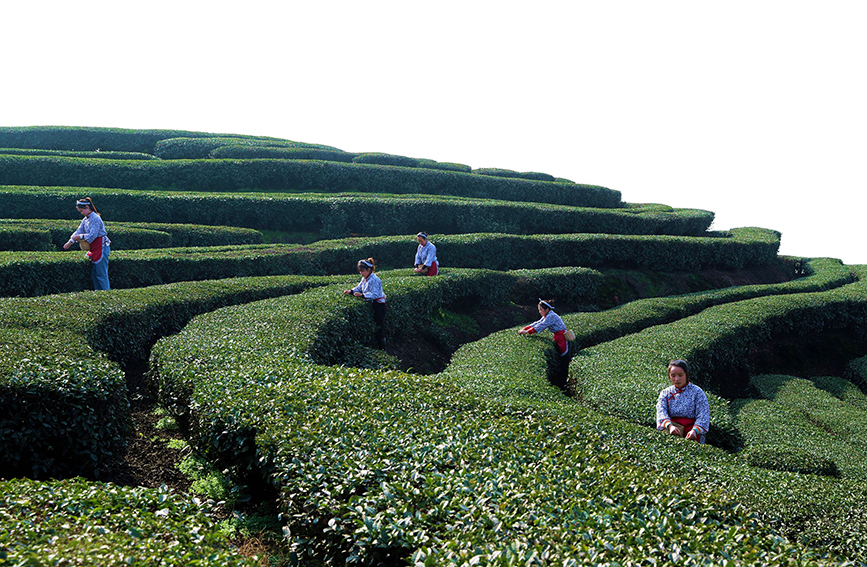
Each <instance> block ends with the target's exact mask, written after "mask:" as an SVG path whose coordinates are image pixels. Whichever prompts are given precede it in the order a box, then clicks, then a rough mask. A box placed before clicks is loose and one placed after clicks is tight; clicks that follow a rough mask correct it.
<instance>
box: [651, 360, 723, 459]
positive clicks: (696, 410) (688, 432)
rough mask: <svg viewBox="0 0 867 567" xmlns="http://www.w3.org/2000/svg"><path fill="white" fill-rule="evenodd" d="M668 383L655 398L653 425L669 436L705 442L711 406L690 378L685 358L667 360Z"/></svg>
mask: <svg viewBox="0 0 867 567" xmlns="http://www.w3.org/2000/svg"><path fill="white" fill-rule="evenodd" d="M668 381H669V382H671V386H669V387H668V388H665V389H663V390H662V391H661V392H660V393H659V399H658V400H657V401H656V428H657V429H658V430H660V431H667V432H668V433H669V434H671V435H677V436H678V437H686V438H687V439H692V440H693V441H698V442H699V443H704V442H705V437H707V432H708V429H709V428H710V406H709V404H708V402H707V396H706V395H705V393H704V390H702V389H701V388H699V387H698V386H696V385H695V384H693V383H692V382H690V381H689V364H687V363H686V361H685V360H672V361H671V362H669V363H668Z"/></svg>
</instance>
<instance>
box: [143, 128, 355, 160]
mask: <svg viewBox="0 0 867 567" xmlns="http://www.w3.org/2000/svg"><path fill="white" fill-rule="evenodd" d="M223 147H233V148H242V147H248V148H251V149H255V150H265V149H292V148H294V149H309V150H325V151H333V152H340V150H338V149H337V148H332V147H331V146H321V145H318V144H305V143H304V142H292V141H290V140H280V139H276V138H262V137H254V136H231V137H229V136H213V135H211V134H206V135H204V136H198V137H179V138H168V139H165V140H160V141H159V142H157V144H156V147H155V148H154V154H155V155H156V156H157V157H158V158H160V159H205V158H209V157H218V156H215V155H212V154H213V152H214V151H216V150H218V149H220V148H223ZM221 157H227V158H234V157H237V156H232V155H227V156H221ZM248 157H250V158H257V157H263V156H258V155H250V156H248ZM296 159H297V158H296ZM316 159H318V158H316Z"/></svg>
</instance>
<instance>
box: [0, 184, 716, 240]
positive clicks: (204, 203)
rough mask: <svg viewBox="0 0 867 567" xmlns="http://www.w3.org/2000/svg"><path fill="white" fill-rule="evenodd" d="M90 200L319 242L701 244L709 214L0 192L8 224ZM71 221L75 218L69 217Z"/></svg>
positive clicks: (452, 201) (138, 215) (122, 214)
mask: <svg viewBox="0 0 867 567" xmlns="http://www.w3.org/2000/svg"><path fill="white" fill-rule="evenodd" d="M84 195H90V196H91V197H93V198H94V202H95V203H96V205H97V207H98V208H99V210H100V211H102V212H103V213H104V214H105V219H106V221H107V222H110V221H148V222H155V221H159V222H173V223H194V224H206V225H228V226H244V227H249V228H256V229H263V230H278V231H311V232H318V233H320V234H321V235H322V236H323V237H342V236H347V235H348V234H350V233H354V234H364V235H370V236H374V235H383V234H415V233H417V232H418V231H419V230H425V231H428V232H430V233H445V234H447V233H466V232H503V233H519V234H527V233H533V232H539V231H540V230H546V231H551V232H558V233H566V232H585V233H610V234H671V235H681V236H705V235H707V233H706V231H707V228H708V227H709V226H710V224H711V222H713V213H710V212H708V211H701V210H696V209H672V208H671V207H664V206H659V205H647V206H630V207H628V208H617V209H592V208H580V207H569V206H561V205H538V204H533V203H519V202H515V201H494V200H488V199H465V198H460V197H440V196H428V195H425V196H423V195H363V194H336V195H322V194H279V193H258V194H255V193H254V194H249V193H245V194H241V195H238V194H231V195H226V194H199V193H188V192H169V191H119V190H109V189H84V188H58V187H17V186H0V206H2V207H3V209H4V211H5V213H4V214H6V215H7V216H9V217H15V218H69V217H70V214H71V212H70V211H71V209H72V206H71V203H72V202H73V201H74V200H75V199H77V198H80V197H82V196H84ZM72 214H74V212H73V213H72Z"/></svg>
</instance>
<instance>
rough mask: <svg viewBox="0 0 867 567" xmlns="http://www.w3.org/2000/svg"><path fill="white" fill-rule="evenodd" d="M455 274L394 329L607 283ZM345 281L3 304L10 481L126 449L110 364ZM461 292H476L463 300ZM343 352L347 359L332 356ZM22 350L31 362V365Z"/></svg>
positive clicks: (1, 421)
mask: <svg viewBox="0 0 867 567" xmlns="http://www.w3.org/2000/svg"><path fill="white" fill-rule="evenodd" d="M451 272H452V273H451V274H450V275H449V276H447V277H445V278H443V279H442V280H441V281H440V285H439V286H438V287H436V289H437V293H429V294H427V295H418V296H416V297H415V300H414V301H415V302H416V303H415V304H413V305H411V306H409V307H407V308H406V309H405V311H404V312H403V313H400V312H399V310H398V308H397V307H393V308H392V312H395V311H397V313H395V315H393V317H391V319H392V320H393V322H394V325H395V326H397V324H398V322H399V321H409V320H415V319H417V318H418V317H419V316H420V314H424V313H428V312H432V311H434V310H436V309H437V308H438V306H439V305H440V304H441V303H446V301H445V299H444V297H450V298H460V299H462V300H463V301H467V302H470V303H472V304H474V305H486V304H489V303H490V302H491V301H498V300H501V299H502V298H503V297H505V294H512V295H514V294H517V295H521V294H525V295H531V296H532V295H536V296H538V295H539V294H541V293H542V290H544V289H545V288H546V287H547V286H549V285H562V283H560V282H561V281H563V280H568V281H569V282H570V283H571V285H572V289H571V296H570V297H571V300H572V301H573V302H575V303H581V302H588V301H589V300H590V298H591V297H592V295H593V292H594V290H595V285H596V284H597V283H598V281H599V279H600V278H601V274H599V273H598V272H593V271H592V270H587V269H583V268H573V269H556V270H540V271H538V272H536V273H533V272H530V271H521V272H518V273H515V274H504V273H497V272H484V271H483V272H478V273H466V272H462V271H459V270H453V269H452V270H451ZM402 273H404V274H409V273H410V271H409V270H405V271H404V272H402ZM383 277H386V278H388V277H389V276H383ZM410 279H411V280H412V278H410ZM414 279H415V280H416V281H418V280H424V279H425V278H414ZM336 280H340V281H342V282H344V283H342V284H341V286H344V287H346V288H348V287H352V286H354V285H355V283H357V281H356V280H357V277H356V276H340V277H324V278H323V277H309V276H305V277H298V276H285V277H272V278H244V279H240V280H239V279H235V280H220V281H206V282H184V283H177V284H172V285H166V286H159V287H150V288H147V289H135V290H116V291H112V292H111V293H92V292H87V293H77V294H68V295H59V296H50V297H42V298H39V299H16V298H9V299H3V300H0V307H2V310H0V335H2V340H3V344H4V349H3V351H2V352H3V353H5V354H3V355H2V358H0V362H2V369H3V370H2V372H0V416H3V417H2V418H0V453H3V454H7V455H13V456H14V458H10V459H6V462H4V463H0V478H2V477H10V476H15V475H16V474H27V475H32V476H35V477H45V476H64V475H69V474H86V475H93V474H96V473H97V472H98V470H99V466H100V465H101V464H102V463H104V462H105V460H106V459H108V458H110V457H111V455H112V454H113V453H114V452H115V451H116V450H117V449H118V447H120V445H121V444H122V439H123V435H124V434H125V431H126V427H127V419H128V416H127V413H128V411H127V400H126V394H125V392H126V388H125V381H124V379H123V376H122V374H121V373H120V371H119V370H118V368H117V367H116V365H115V364H113V363H112V362H110V361H116V362H119V363H120V364H121V365H125V364H127V363H129V362H130V361H134V360H141V359H143V358H145V357H146V356H147V353H148V349H149V347H150V345H151V344H152V343H153V342H154V341H156V340H157V339H158V338H159V337H161V336H163V335H167V334H171V333H174V332H177V331H178V330H180V329H181V328H182V327H183V326H184V324H185V323H186V322H187V321H188V320H189V319H190V318H191V317H192V316H194V315H195V314H198V313H203V312H206V311H211V310H214V309H217V308H219V307H222V306H225V305H232V304H237V303H246V302H250V301H254V300H258V299H262V298H267V297H274V296H279V295H286V294H293V293H298V292H299V291H302V290H304V289H307V288H310V287H315V286H320V285H325V284H327V283H331V282H334V281H336ZM416 285H417V284H416ZM388 286H389V287H391V283H390V282H389V284H388ZM456 287H457V288H460V289H463V290H464V291H463V292H461V293H460V294H457V293H456V292H455V291H454V288H456ZM341 289H343V287H341ZM467 290H471V291H467ZM515 290H517V292H516V291H515ZM355 307H356V308H360V307H359V306H358V305H356V306H355ZM310 309H311V314H310V315H309V316H310V317H311V318H313V319H316V318H317V314H321V313H319V310H320V307H319V306H317V305H315V304H314V305H311V306H310ZM367 323H370V321H367ZM251 324H252V323H251ZM335 332H337V335H336V336H334V337H333V344H329V343H323V344H321V345H319V346H317V347H316V349H315V352H316V353H319V354H318V356H322V357H324V358H325V359H329V360H330V359H332V358H334V357H335V356H338V355H339V353H342V352H343V350H342V349H343V348H344V346H345V343H346V341H345V339H344V338H343V337H342V336H341V333H342V332H343V331H335ZM392 332H393V334H395V335H396V334H397V333H398V330H396V329H395V330H393V331H392ZM329 349H330V350H329ZM332 350H333V351H334V352H336V353H338V354H333V353H332V354H329V353H330V352H332ZM359 352H362V351H359ZM21 353H27V355H26V356H25V357H24V358H22V357H21ZM362 354H363V352H362ZM359 360H360V359H359ZM392 362H393V361H392ZM199 363H201V361H199Z"/></svg>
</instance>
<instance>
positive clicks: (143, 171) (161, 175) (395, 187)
mask: <svg viewBox="0 0 867 567" xmlns="http://www.w3.org/2000/svg"><path fill="white" fill-rule="evenodd" d="M0 172H2V179H3V183H4V184H7V185H57V186H74V187H111V188H121V189H136V190H151V189H174V190H184V191H227V192H236V191H268V192H286V191H297V192H304V191H314V192H324V193H339V192H343V191H353V192H359V193H394V194H418V193H421V194H433V195H452V196H458V197H474V198H483V199H502V200H505V201H523V202H535V203H551V204H558V205H571V206H578V207H602V208H616V207H619V206H621V201H620V192H619V191H614V190H611V189H608V188H605V187H599V186H595V185H578V184H574V183H558V182H548V181H535V180H529V179H505V178H493V177H489V176H484V175H474V174H472V173H462V172H459V171H448V170H435V169H422V168H411V167H395V166H381V165H368V164H359V163H340V162H333V161H317V160H276V159H248V160H230V159H200V160H102V159H86V158H70V157H49V156H29V157H28V156H12V155H0Z"/></svg>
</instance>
